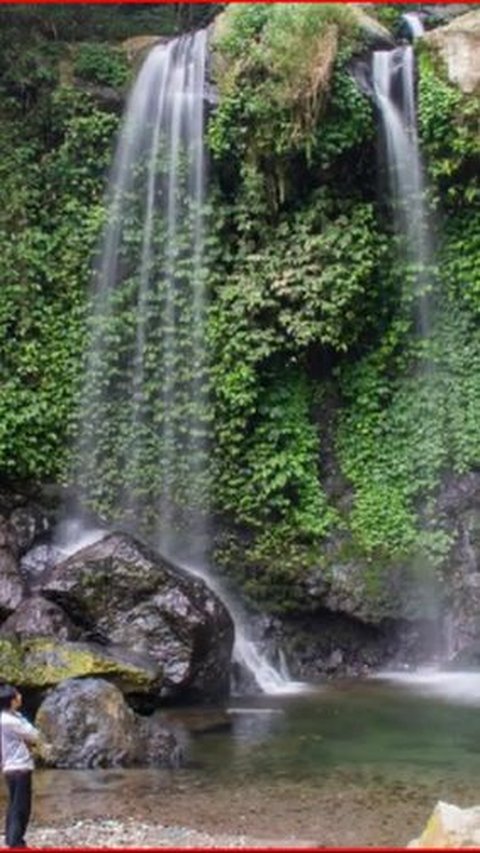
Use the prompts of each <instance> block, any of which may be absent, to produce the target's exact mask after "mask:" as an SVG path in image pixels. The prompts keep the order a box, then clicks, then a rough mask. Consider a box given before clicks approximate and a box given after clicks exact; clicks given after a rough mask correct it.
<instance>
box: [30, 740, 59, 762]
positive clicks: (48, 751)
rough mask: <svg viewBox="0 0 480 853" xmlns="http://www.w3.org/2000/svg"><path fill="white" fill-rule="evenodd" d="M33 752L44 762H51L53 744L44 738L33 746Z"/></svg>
mask: <svg viewBox="0 0 480 853" xmlns="http://www.w3.org/2000/svg"><path fill="white" fill-rule="evenodd" d="M35 754H36V755H37V756H38V758H39V759H40V760H41V761H43V762H44V763H45V764H51V763H52V761H53V754H54V748H53V744H52V743H48V742H47V741H46V740H39V741H38V743H37V744H36V747H35Z"/></svg>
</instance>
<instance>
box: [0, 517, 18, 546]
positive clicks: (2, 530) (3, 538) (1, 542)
mask: <svg viewBox="0 0 480 853" xmlns="http://www.w3.org/2000/svg"><path fill="white" fill-rule="evenodd" d="M0 548H6V549H7V550H9V551H11V552H12V554H14V555H15V556H18V545H17V537H16V535H15V530H14V529H13V527H12V525H11V524H10V521H9V520H8V518H6V517H5V516H1V515H0Z"/></svg>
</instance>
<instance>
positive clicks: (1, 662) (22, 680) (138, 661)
mask: <svg viewBox="0 0 480 853" xmlns="http://www.w3.org/2000/svg"><path fill="white" fill-rule="evenodd" d="M0 673H1V675H2V678H4V679H5V680H6V681H10V682H12V683H14V684H19V685H21V686H22V687H26V688H31V689H44V688H45V687H51V686H53V685H56V684H59V683H60V682H62V681H64V680H65V679H67V678H78V677H87V676H96V677H103V678H106V679H107V680H109V681H111V682H113V683H114V684H116V685H117V686H118V687H119V688H121V689H122V690H123V691H124V692H135V693H138V692H142V691H146V690H151V689H152V688H153V687H160V685H161V671H160V668H159V667H158V665H156V664H155V663H154V662H153V661H152V660H150V659H148V657H147V656H140V655H135V654H134V653H131V652H128V651H126V650H124V649H119V648H116V649H105V648H103V647H102V646H100V645H96V644H94V643H71V642H65V643H59V642H56V641H55V640H53V639H50V638H42V637H37V638H32V639H30V638H29V639H25V640H17V639H14V638H8V637H2V638H0Z"/></svg>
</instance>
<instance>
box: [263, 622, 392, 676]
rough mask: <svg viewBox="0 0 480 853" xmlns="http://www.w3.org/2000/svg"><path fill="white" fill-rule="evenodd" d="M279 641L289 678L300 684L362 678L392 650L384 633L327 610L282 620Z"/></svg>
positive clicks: (371, 626)
mask: <svg viewBox="0 0 480 853" xmlns="http://www.w3.org/2000/svg"><path fill="white" fill-rule="evenodd" d="M279 641H280V643H281V645H282V647H283V649H284V652H285V657H286V661H287V665H288V669H289V672H290V675H291V676H292V677H293V678H295V679H300V680H303V681H318V680H322V679H323V678H326V677H328V678H330V677H332V676H351V677H353V676H358V675H364V674H366V672H368V671H371V670H372V669H378V668H379V667H380V666H382V665H383V664H384V663H385V662H386V660H388V659H389V657H390V656H391V655H392V654H393V652H394V650H395V648H396V647H395V645H394V642H393V640H392V639H389V632H388V631H387V630H386V629H383V628H379V627H376V626H373V625H366V624H364V623H363V622H361V621H360V620H358V619H353V618H351V617H348V616H345V615H342V614H336V613H330V612H329V611H327V610H324V611H319V612H317V613H316V614H315V615H313V616H310V617H307V616H298V617H290V618H288V619H285V620H284V622H283V624H282V627H281V632H280V634H279Z"/></svg>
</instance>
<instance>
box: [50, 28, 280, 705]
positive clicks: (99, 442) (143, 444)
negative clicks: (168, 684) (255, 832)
mask: <svg viewBox="0 0 480 853" xmlns="http://www.w3.org/2000/svg"><path fill="white" fill-rule="evenodd" d="M206 56H207V33H206V31H200V32H197V33H195V34H193V35H187V36H182V37H180V38H178V39H175V40H173V41H170V42H169V43H167V44H165V45H159V46H157V47H154V48H153V50H152V51H151V52H150V53H149V55H148V57H147V59H146V61H145V62H144V64H143V66H142V68H141V70H140V73H139V75H138V77H137V80H136V82H135V84H134V86H133V89H132V92H131V95H130V97H129V100H128V103H127V108H126V113H125V117H124V120H123V125H122V128H121V131H120V136H119V141H118V145H117V151H116V154H115V158H114V163H113V168H112V173H111V177H110V183H109V191H108V213H107V221H106V223H105V228H104V234H103V240H102V244H101V247H100V250H99V256H98V262H97V264H96V268H95V272H94V283H95V293H94V302H93V310H92V319H91V328H90V345H89V354H88V358H87V366H86V379H85V387H84V392H83V398H82V417H81V424H80V428H79V436H78V446H77V452H76V453H75V463H74V464H75V470H74V474H73V480H74V482H75V484H76V486H77V493H78V498H79V502H80V503H81V504H82V505H89V504H91V505H94V506H97V507H100V509H102V508H104V509H105V514H107V515H111V514H112V508H113V516H114V519H115V522H116V524H117V525H119V526H121V527H123V528H124V529H126V530H131V531H132V532H134V533H135V532H137V531H138V530H139V528H140V529H141V531H142V533H144V535H145V531H146V535H147V537H148V539H149V541H151V542H152V543H153V544H154V545H155V546H156V547H157V548H158V550H159V551H160V552H161V553H162V554H164V555H165V556H166V557H168V558H169V559H170V560H171V561H172V562H173V563H176V564H177V565H181V566H183V567H184V568H186V569H187V570H188V571H190V572H191V573H194V574H198V575H201V576H202V577H203V578H204V579H205V580H206V582H207V584H208V585H209V586H210V587H211V588H212V589H213V591H215V592H216V593H217V594H218V595H219V597H220V598H221V599H222V600H223V601H224V603H225V605H226V606H227V608H228V609H229V610H230V613H231V615H232V617H233V620H234V623H235V630H236V643H235V658H236V659H237V660H238V661H239V662H240V663H241V665H242V666H246V667H247V668H248V669H250V670H251V671H252V673H253V676H254V679H255V682H256V683H257V684H258V687H259V688H260V689H261V690H263V691H265V692H271V691H274V692H279V691H280V690H282V689H285V690H286V691H289V690H291V689H292V683H291V682H290V681H289V679H288V677H287V676H286V675H282V674H281V673H278V672H277V671H276V670H275V669H274V668H273V667H272V666H271V665H270V664H268V663H267V661H266V660H265V659H264V658H263V656H262V655H261V654H260V653H259V652H258V650H257V649H256V647H255V646H254V645H253V644H252V643H251V642H250V641H249V640H248V638H247V634H246V629H245V624H246V623H245V620H244V619H243V618H241V617H240V616H239V614H238V612H237V610H236V608H235V606H234V605H233V603H232V601H230V600H229V599H228V597H227V596H226V595H225V594H224V592H223V591H222V588H221V586H220V585H219V583H218V581H216V580H215V579H213V578H212V573H211V572H210V570H209V566H208V550H209V549H208V545H209V538H210V531H209V517H210V511H209V494H210V488H209V467H210V466H209V461H210V460H209V427H210V422H209V411H208V379H209V377H208V372H209V365H208V360H207V349H206V344H205V324H206V309H207V305H206V295H205V283H206V268H205V253H204V242H205V233H206V223H205V214H204V210H205V186H206V181H205V175H206V163H205V148H204V88H205V68H206ZM72 531H73V533H72ZM90 535H92V536H93V538H95V535H96V534H95V531H93V532H89V531H85V527H84V525H80V527H79V526H78V525H76V524H75V523H74V524H72V523H71V521H70V522H69V521H68V520H67V523H66V524H64V525H63V526H62V530H61V532H60V539H61V545H62V547H63V548H64V550H65V551H66V552H69V553H71V552H72V550H75V548H76V544H77V541H85V536H87V537H88V536H90ZM72 536H73V540H75V541H73V540H72ZM88 541H90V540H88Z"/></svg>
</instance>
